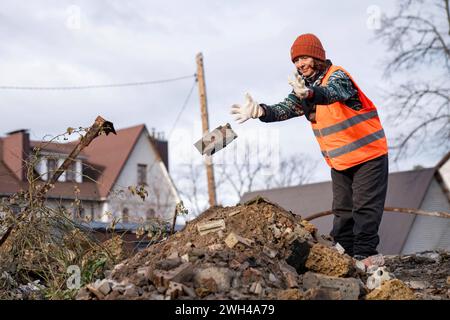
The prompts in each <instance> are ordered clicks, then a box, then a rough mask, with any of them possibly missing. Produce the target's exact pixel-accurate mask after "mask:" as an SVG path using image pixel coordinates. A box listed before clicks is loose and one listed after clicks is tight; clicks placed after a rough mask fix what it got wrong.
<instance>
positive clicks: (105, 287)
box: [97, 279, 111, 296]
mask: <svg viewBox="0 0 450 320" xmlns="http://www.w3.org/2000/svg"><path fill="white" fill-rule="evenodd" d="M97 290H98V291H100V292H101V293H102V294H103V295H104V296H106V295H107V294H108V293H109V292H110V291H111V285H110V284H109V281H108V280H106V279H103V280H101V281H100V282H99V283H98V284H97Z"/></svg>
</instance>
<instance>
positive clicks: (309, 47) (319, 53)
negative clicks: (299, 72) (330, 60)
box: [291, 33, 325, 62]
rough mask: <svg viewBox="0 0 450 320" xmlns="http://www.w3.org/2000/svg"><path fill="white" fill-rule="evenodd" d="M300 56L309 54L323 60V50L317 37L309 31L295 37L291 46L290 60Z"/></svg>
mask: <svg viewBox="0 0 450 320" xmlns="http://www.w3.org/2000/svg"><path fill="white" fill-rule="evenodd" d="M300 56H310V57H313V58H316V59H319V60H322V61H325V50H324V49H323V46H322V43H321V42H320V40H319V38H317V37H316V36H315V35H313V34H311V33H306V34H302V35H300V36H299V37H298V38H297V39H295V41H294V43H293V44H292V47H291V60H292V62H294V60H295V59H296V58H298V57H300Z"/></svg>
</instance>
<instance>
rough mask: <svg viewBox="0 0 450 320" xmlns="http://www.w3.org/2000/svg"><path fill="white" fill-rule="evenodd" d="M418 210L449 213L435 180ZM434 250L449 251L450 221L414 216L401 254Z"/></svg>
mask: <svg viewBox="0 0 450 320" xmlns="http://www.w3.org/2000/svg"><path fill="white" fill-rule="evenodd" d="M420 209H422V210H426V211H445V212H450V205H449V203H448V200H447V197H446V196H445V194H444V193H443V191H442V189H441V187H440V186H439V184H438V183H437V181H436V180H435V179H433V180H432V182H431V184H430V187H429V188H428V191H427V193H426V195H425V198H424V201H423V203H422V206H421V208H420ZM435 249H445V250H450V219H446V218H438V217H426V216H416V218H415V220H414V224H413V226H412V228H411V231H410V233H409V235H408V239H407V240H406V243H405V245H404V247H403V251H402V253H403V254H410V253H414V252H421V251H426V250H435Z"/></svg>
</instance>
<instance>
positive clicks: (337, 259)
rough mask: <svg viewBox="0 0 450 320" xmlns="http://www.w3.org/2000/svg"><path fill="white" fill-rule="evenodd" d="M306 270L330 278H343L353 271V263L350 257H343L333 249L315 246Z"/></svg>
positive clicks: (307, 261)
mask: <svg viewBox="0 0 450 320" xmlns="http://www.w3.org/2000/svg"><path fill="white" fill-rule="evenodd" d="M306 268H308V269H309V270H311V271H314V272H317V273H322V274H325V275H328V276H334V277H343V276H346V275H349V274H350V273H351V272H352V271H353V261H352V258H350V256H348V255H341V254H339V252H337V251H336V250H334V249H332V248H329V247H325V246H324V245H322V244H315V245H313V246H312V248H311V250H310V253H309V256H308V259H307V260H306Z"/></svg>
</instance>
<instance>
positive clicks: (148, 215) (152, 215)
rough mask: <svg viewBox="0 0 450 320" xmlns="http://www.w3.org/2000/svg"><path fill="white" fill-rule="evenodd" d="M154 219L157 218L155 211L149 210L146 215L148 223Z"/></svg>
mask: <svg viewBox="0 0 450 320" xmlns="http://www.w3.org/2000/svg"><path fill="white" fill-rule="evenodd" d="M154 217H155V209H153V208H150V209H148V210H147V212H146V213H145V218H146V220H147V222H150V221H152V220H153V218H154Z"/></svg>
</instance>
